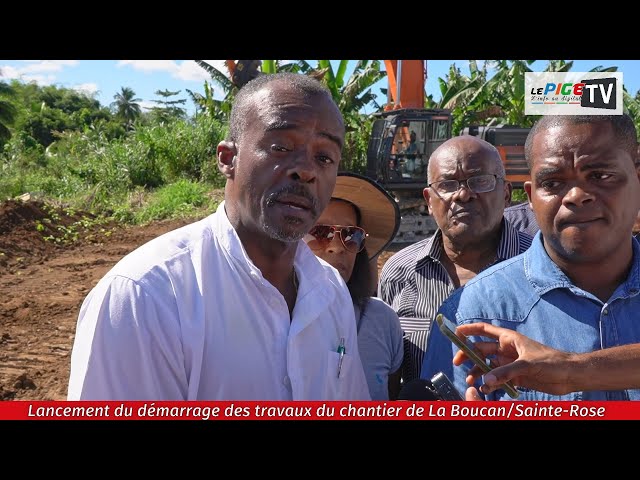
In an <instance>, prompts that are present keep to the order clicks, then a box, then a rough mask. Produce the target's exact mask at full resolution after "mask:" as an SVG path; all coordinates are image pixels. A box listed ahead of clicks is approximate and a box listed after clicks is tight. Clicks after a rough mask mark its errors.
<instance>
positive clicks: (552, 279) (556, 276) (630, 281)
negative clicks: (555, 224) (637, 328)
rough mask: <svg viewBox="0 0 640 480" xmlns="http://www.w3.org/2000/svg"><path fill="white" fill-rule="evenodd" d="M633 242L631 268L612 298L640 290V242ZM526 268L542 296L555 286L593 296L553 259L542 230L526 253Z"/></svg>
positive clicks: (528, 275)
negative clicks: (581, 287)
mask: <svg viewBox="0 0 640 480" xmlns="http://www.w3.org/2000/svg"><path fill="white" fill-rule="evenodd" d="M631 244H632V248H633V257H632V260H631V262H632V263H631V270H630V271H629V275H627V278H626V279H625V281H624V282H623V283H622V284H621V285H619V286H618V288H617V289H616V291H615V292H614V294H613V295H612V297H611V298H612V299H613V298H615V297H630V296H634V295H637V294H638V293H639V292H640V244H639V243H638V242H636V241H633V240H632V242H631ZM524 270H525V275H526V277H527V279H528V280H529V282H530V283H531V285H532V286H533V288H534V289H535V290H536V293H537V294H538V295H540V296H542V295H543V294H545V293H546V292H548V291H549V290H552V289H554V288H569V289H571V290H572V291H574V292H576V293H578V294H580V295H585V294H586V295H589V296H593V295H591V294H589V293H588V292H584V291H583V290H582V289H580V288H578V287H576V286H575V285H574V284H573V282H571V280H570V279H569V277H567V276H566V275H565V274H564V272H563V271H562V270H561V269H560V267H558V265H556V264H555V263H554V261H553V260H551V257H549V254H548V253H547V251H546V250H545V248H544V242H543V240H542V233H541V232H540V231H538V233H536V236H535V237H533V242H532V243H531V247H530V248H529V249H528V250H527V251H526V252H525V253H524ZM594 298H595V297H594Z"/></svg>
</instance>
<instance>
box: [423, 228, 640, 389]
mask: <svg viewBox="0 0 640 480" xmlns="http://www.w3.org/2000/svg"><path fill="white" fill-rule="evenodd" d="M632 246H633V265H632V267H631V270H630V272H629V275H628V277H627V279H626V280H625V281H624V283H622V284H621V285H619V286H618V288H617V289H616V290H615V292H613V294H612V295H611V298H610V299H609V300H608V301H607V302H606V303H603V302H602V301H600V300H599V299H598V298H596V297H595V296H594V295H592V294H590V293H588V292H586V291H584V290H582V289H580V288H578V287H576V286H575V285H574V284H573V283H571V280H569V278H568V277H567V276H566V275H565V274H564V273H562V271H561V270H560V268H558V266H557V265H556V264H555V263H554V262H553V261H552V260H551V258H549V256H548V255H547V252H546V251H545V249H544V246H543V242H542V237H541V234H540V232H538V233H537V234H536V236H535V238H534V239H533V243H532V245H531V247H530V248H529V249H528V250H527V251H526V252H524V253H522V254H520V255H518V256H516V257H513V258H511V259H509V260H505V261H503V262H501V263H499V264H497V265H495V266H493V267H491V268H489V269H487V270H485V271H484V272H482V273H480V274H479V275H478V276H477V277H475V278H474V279H472V280H471V281H470V282H468V283H467V284H466V285H465V286H464V287H463V288H459V289H457V290H456V291H455V292H453V293H452V294H451V296H450V297H449V298H448V299H447V300H446V301H445V302H444V303H443V304H442V306H441V307H440V312H441V313H443V314H444V315H445V316H446V317H447V318H449V319H450V320H451V321H453V322H456V323H457V324H458V325H462V324H466V323H473V322H488V323H492V324H493V325H497V326H499V327H505V328H509V329H511V330H516V331H517V332H520V333H522V334H524V335H527V336H528V337H530V338H532V339H534V340H537V341H538V342H540V343H543V344H544V345H548V346H550V347H553V348H557V349H560V350H565V351H569V352H577V353H582V352H589V351H593V350H598V349H602V348H607V347H615V346H618V345H624V344H628V343H637V342H640V295H638V293H639V292H640V243H638V241H637V240H636V239H633V240H632ZM604 268H606V266H605V267H604ZM471 340H473V341H478V340H481V338H479V337H471ZM456 351H457V347H455V346H454V345H453V344H452V343H451V342H450V341H449V340H448V339H447V338H446V337H445V336H444V335H443V334H442V333H441V332H440V330H439V329H438V328H432V329H431V334H430V335H429V340H428V344H427V352H426V355H425V357H424V362H423V364H422V373H421V377H422V378H431V377H432V376H433V375H434V374H435V373H436V372H439V371H442V372H444V373H445V374H446V375H447V376H448V377H449V378H451V380H452V381H453V383H454V384H455V386H456V388H457V389H458V390H459V391H460V392H462V393H463V394H464V391H465V390H466V388H467V387H468V385H467V383H466V381H465V378H466V376H467V372H468V371H469V369H470V367H471V366H472V364H471V362H465V364H464V365H462V366H460V367H455V366H454V365H453V364H452V359H453V355H454V353H455V352H456ZM479 384H480V382H478V384H477V385H476V386H478V385H479ZM518 390H519V392H520V397H519V398H518V400H640V390H638V389H636V390H621V391H590V392H573V393H570V394H568V395H549V394H546V393H542V392H538V391H535V390H528V389H524V388H518ZM486 399H487V400H511V397H509V396H508V395H507V394H506V393H505V392H504V391H503V390H497V391H495V392H493V393H492V394H490V395H487V396H486Z"/></svg>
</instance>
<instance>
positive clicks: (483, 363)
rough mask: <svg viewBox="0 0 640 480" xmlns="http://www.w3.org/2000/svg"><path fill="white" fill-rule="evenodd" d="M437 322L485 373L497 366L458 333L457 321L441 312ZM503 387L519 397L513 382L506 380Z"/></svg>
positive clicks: (512, 395)
mask: <svg viewBox="0 0 640 480" xmlns="http://www.w3.org/2000/svg"><path fill="white" fill-rule="evenodd" d="M436 323H437V324H438V327H440V331H441V332H442V333H443V334H444V335H445V336H446V337H447V338H448V339H449V340H451V342H453V343H454V345H456V346H457V347H458V348H459V349H460V350H462V351H463V352H464V353H465V354H466V355H467V357H468V358H469V359H470V360H471V361H472V362H473V363H474V364H476V365H477V366H478V367H479V368H480V369H481V370H482V371H483V372H484V373H489V372H490V371H491V370H493V369H494V368H495V366H494V365H493V364H492V363H491V360H489V363H487V359H486V358H485V357H484V355H483V354H482V352H480V350H478V349H477V348H476V347H475V346H474V345H473V342H472V341H471V340H469V339H468V338H467V337H466V336H464V335H461V336H458V335H456V325H455V323H453V322H452V321H451V320H449V319H448V318H447V317H445V316H444V315H442V314H441V313H439V314H438V315H437V316H436ZM461 337H462V338H461ZM501 388H502V389H504V391H505V392H507V394H508V395H509V396H510V397H511V398H518V397H519V396H520V394H519V393H518V391H517V390H516V389H515V387H514V386H513V384H512V383H511V382H506V383H504V384H502V385H501Z"/></svg>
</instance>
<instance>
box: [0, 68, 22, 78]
mask: <svg viewBox="0 0 640 480" xmlns="http://www.w3.org/2000/svg"><path fill="white" fill-rule="evenodd" d="M0 72H2V78H4V79H7V80H11V79H13V78H20V72H19V70H18V69H17V68H15V67H12V66H10V65H0Z"/></svg>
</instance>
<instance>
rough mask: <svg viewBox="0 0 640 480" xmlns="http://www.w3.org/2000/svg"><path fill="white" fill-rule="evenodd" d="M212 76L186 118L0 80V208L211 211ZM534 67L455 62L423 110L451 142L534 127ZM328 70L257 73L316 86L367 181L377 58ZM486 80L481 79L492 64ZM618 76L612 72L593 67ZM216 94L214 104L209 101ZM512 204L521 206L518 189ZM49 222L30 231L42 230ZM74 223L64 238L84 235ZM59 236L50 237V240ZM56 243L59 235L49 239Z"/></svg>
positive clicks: (155, 215) (299, 67)
mask: <svg viewBox="0 0 640 480" xmlns="http://www.w3.org/2000/svg"><path fill="white" fill-rule="evenodd" d="M196 62H197V63H198V65H200V66H201V67H202V68H203V69H204V70H206V71H207V72H208V73H209V74H210V76H211V81H210V82H205V83H204V94H199V93H195V92H192V91H190V90H186V92H187V94H188V95H189V96H190V98H191V101H193V102H194V104H195V105H196V114H195V115H194V116H193V117H190V118H189V117H187V115H186V114H185V109H184V104H185V102H186V100H184V99H181V98H177V96H178V95H179V94H180V91H176V92H172V91H169V90H166V89H165V90H158V91H157V92H156V94H157V95H158V96H159V99H158V100H155V103H156V104H157V106H156V107H154V108H153V109H152V110H151V111H149V112H144V111H143V110H142V109H141V107H140V105H139V103H138V102H140V99H139V98H136V93H135V92H134V91H133V90H132V89H131V88H129V87H122V88H121V90H120V91H119V92H118V93H117V94H116V95H115V96H114V101H113V102H112V103H111V105H110V106H109V107H106V106H102V105H100V103H99V102H98V101H97V100H96V99H94V98H92V97H91V96H87V95H85V94H81V93H78V92H76V91H74V90H70V89H65V88H59V87H56V86H46V87H40V86H38V85H36V84H34V83H29V84H24V83H21V82H18V81H11V82H3V81H0V200H3V199H6V198H13V197H16V196H19V195H22V194H24V193H27V192H28V193H30V194H31V195H32V196H36V197H40V198H43V199H49V200H52V201H53V202H54V203H56V204H57V205H65V206H67V207H69V208H74V209H77V210H78V211H87V212H91V213H92V214H94V215H98V219H97V220H92V221H95V222H98V221H102V220H100V219H104V218H113V219H115V220H117V221H120V222H130V223H144V222H149V221H153V220H158V219H165V218H173V217H176V216H191V215H196V214H201V213H203V212H210V211H213V209H214V208H215V207H216V205H217V204H218V203H219V202H220V201H221V199H222V194H221V188H222V187H223V186H224V178H223V177H222V176H221V175H220V173H219V172H218V168H217V163H216V158H215V149H216V145H217V144H218V142H219V141H220V140H222V139H223V138H224V135H225V133H226V129H227V120H228V115H229V112H230V109H231V103H232V101H233V98H234V96H235V94H236V92H237V89H236V87H234V86H233V84H232V83H231V81H230V80H229V78H228V77H227V76H226V75H225V74H224V73H222V72H220V71H218V70H216V69H215V68H214V67H212V66H211V65H208V64H207V63H206V62H204V61H202V60H196ZM532 62H533V60H501V61H495V62H491V64H489V62H485V63H484V64H483V65H482V67H479V66H478V65H477V64H476V62H475V61H470V63H469V66H470V72H471V75H470V76H465V75H462V74H461V71H460V69H459V68H457V67H456V65H451V68H450V70H449V73H448V75H446V77H445V78H444V79H442V78H441V79H439V84H440V90H441V99H440V100H439V101H438V102H435V101H434V100H433V97H432V96H429V97H428V98H427V101H426V104H425V106H426V107H428V108H448V109H451V110H452V113H453V118H454V134H458V133H459V132H460V129H461V128H462V127H463V126H465V125H469V124H473V123H476V124H488V123H493V124H499V123H511V124H518V125H521V126H530V125H531V123H532V121H533V119H532V118H531V117H525V116H524V103H523V102H522V101H521V99H522V89H523V88H524V73H525V72H527V71H530V65H531V64H532ZM335 65H337V68H336V69H335V70H334V69H333V66H332V63H331V62H329V61H328V60H318V61H317V65H315V66H312V65H310V64H309V63H307V62H306V61H304V60H300V61H297V62H296V63H292V64H288V65H280V63H279V62H278V61H276V60H264V61H263V72H269V73H274V72H277V71H283V70H287V71H294V72H300V73H304V74H307V75H312V76H314V77H316V78H320V79H321V80H322V81H323V82H324V83H325V84H326V85H327V87H328V88H329V90H330V91H331V93H332V95H333V97H334V99H335V100H336V102H337V104H338V106H339V107H340V109H341V111H342V114H343V116H344V118H345V123H346V127H347V136H346V142H345V148H344V151H343V160H342V165H341V168H342V169H344V170H350V171H355V172H359V173H364V171H365V168H366V151H367V144H368V141H369V134H370V132H371V125H372V117H371V116H370V115H365V114H363V113H361V112H362V111H363V108H364V107H365V106H366V107H369V109H370V110H377V111H381V110H382V106H381V104H383V103H384V101H383V102H380V103H378V102H377V101H376V96H375V95H374V94H373V93H372V92H371V87H372V86H373V85H374V84H375V83H376V82H378V81H379V80H380V79H381V78H384V75H385V73H384V72H382V71H381V70H380V61H379V60H360V61H357V62H356V66H355V69H354V70H353V72H352V73H351V75H350V76H349V77H348V78H347V77H346V70H347V61H346V60H345V61H340V62H338V63H337V64H335ZM489 65H491V68H492V69H493V71H494V75H493V76H492V77H491V78H488V66H489ZM571 67H572V62H570V61H564V60H554V61H549V62H548V65H547V68H546V70H549V71H567V70H570V69H571ZM594 70H599V71H615V70H616V67H615V66H610V67H598V68H597V69H594ZM214 93H215V94H216V95H215V97H216V98H218V99H219V98H222V99H221V100H218V99H214ZM624 105H625V110H626V111H628V112H629V114H630V115H631V116H632V117H633V118H634V119H635V121H636V123H637V126H638V127H640V92H637V93H636V94H635V95H632V94H631V93H629V92H627V91H626V90H625V93H624ZM514 198H515V199H518V200H524V199H525V198H526V196H525V195H524V192H522V191H516V192H514ZM45 227H46V225H44V224H42V223H40V224H39V225H36V228H38V229H39V230H41V231H43V233H44V230H45ZM80 227H82V225H78V226H76V227H73V228H71V231H67V232H61V236H62V237H65V236H66V237H73V236H74V235H76V233H77V234H81V230H82V229H81V228H80ZM58 237H59V236H55V238H58ZM52 240H53V241H55V239H52Z"/></svg>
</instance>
